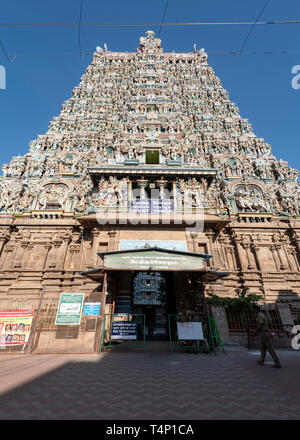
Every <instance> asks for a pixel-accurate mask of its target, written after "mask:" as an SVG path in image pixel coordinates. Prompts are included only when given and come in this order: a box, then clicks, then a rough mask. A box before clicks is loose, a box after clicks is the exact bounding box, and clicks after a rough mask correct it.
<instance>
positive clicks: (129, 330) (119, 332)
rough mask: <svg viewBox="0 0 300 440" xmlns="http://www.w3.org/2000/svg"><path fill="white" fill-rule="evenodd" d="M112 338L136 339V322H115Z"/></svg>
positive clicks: (112, 328)
mask: <svg viewBox="0 0 300 440" xmlns="http://www.w3.org/2000/svg"><path fill="white" fill-rule="evenodd" d="M111 339H117V340H121V339H131V340H136V323H135V322H124V321H120V322H113V323H112V327H111Z"/></svg>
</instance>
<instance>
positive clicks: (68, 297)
mask: <svg viewBox="0 0 300 440" xmlns="http://www.w3.org/2000/svg"><path fill="white" fill-rule="evenodd" d="M83 301H84V293H69V292H63V293H62V294H61V296H60V301H59V305H58V309H57V314H56V319H55V325H79V324H80V318H81V312H82V306H83Z"/></svg>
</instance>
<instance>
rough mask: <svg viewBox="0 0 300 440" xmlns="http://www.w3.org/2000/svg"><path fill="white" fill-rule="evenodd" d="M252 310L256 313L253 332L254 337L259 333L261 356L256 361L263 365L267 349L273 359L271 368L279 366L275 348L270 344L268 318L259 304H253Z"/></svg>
mask: <svg viewBox="0 0 300 440" xmlns="http://www.w3.org/2000/svg"><path fill="white" fill-rule="evenodd" d="M254 310H255V312H256V313H257V317H256V319H257V328H256V332H255V334H254V337H255V336H256V335H257V334H259V335H260V343H261V357H260V361H256V362H257V363H258V365H261V366H263V365H265V357H266V354H267V351H268V352H269V353H270V355H271V356H272V359H273V361H274V365H273V368H281V364H280V361H279V359H278V357H277V354H276V353H275V350H274V348H273V346H272V343H271V339H270V336H269V331H268V330H269V322H268V318H267V317H266V316H265V315H264V314H263V313H262V311H261V309H260V307H259V306H257V305H255V306H254Z"/></svg>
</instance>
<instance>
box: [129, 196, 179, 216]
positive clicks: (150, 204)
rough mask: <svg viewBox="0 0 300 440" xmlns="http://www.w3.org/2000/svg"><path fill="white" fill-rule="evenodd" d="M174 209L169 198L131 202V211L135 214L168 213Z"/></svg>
mask: <svg viewBox="0 0 300 440" xmlns="http://www.w3.org/2000/svg"><path fill="white" fill-rule="evenodd" d="M173 211H174V202H172V201H171V200H167V199H166V200H159V199H157V200H156V199H147V200H136V201H134V202H131V212H133V213H135V214H169V213H170V212H173Z"/></svg>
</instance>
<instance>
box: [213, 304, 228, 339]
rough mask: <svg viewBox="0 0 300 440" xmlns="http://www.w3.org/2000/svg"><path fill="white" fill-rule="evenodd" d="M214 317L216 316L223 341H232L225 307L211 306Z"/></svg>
mask: <svg viewBox="0 0 300 440" xmlns="http://www.w3.org/2000/svg"><path fill="white" fill-rule="evenodd" d="M211 309H212V314H213V317H214V318H215V321H216V324H217V327H218V330H219V333H220V337H221V339H222V342H223V343H226V342H230V334H229V329H228V324H227V317H226V312H225V308H224V307H222V306H211Z"/></svg>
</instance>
